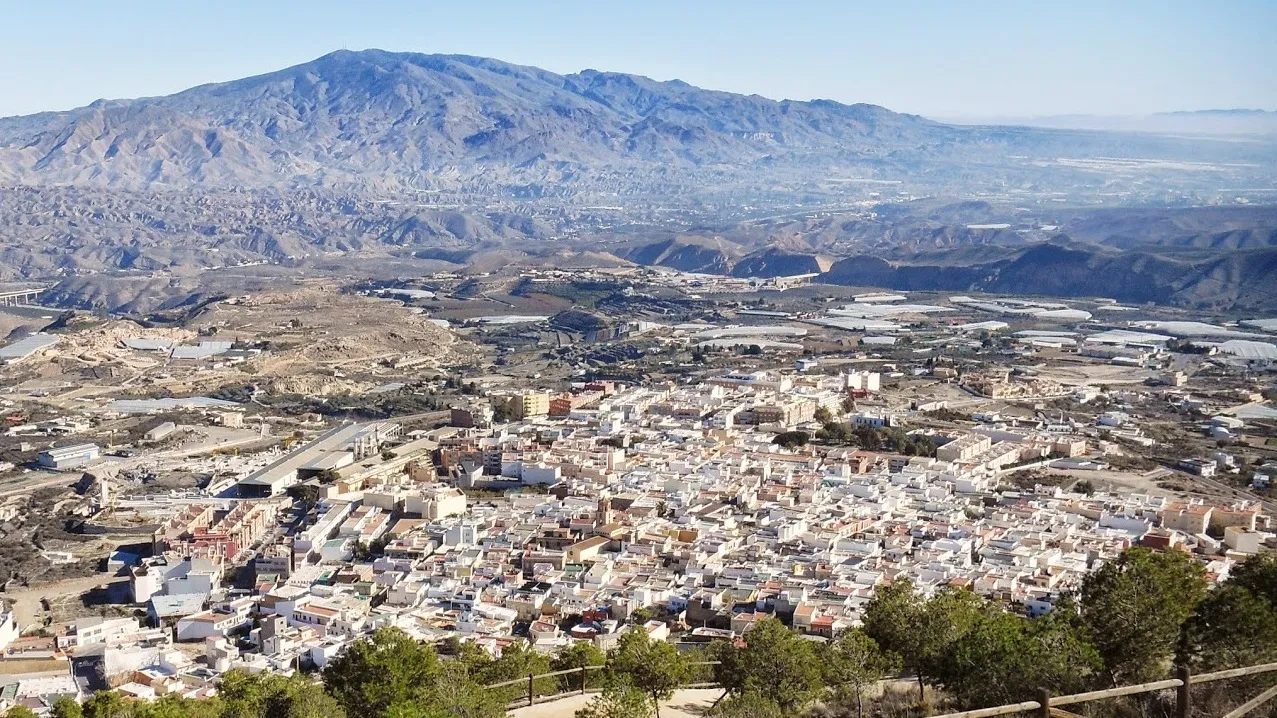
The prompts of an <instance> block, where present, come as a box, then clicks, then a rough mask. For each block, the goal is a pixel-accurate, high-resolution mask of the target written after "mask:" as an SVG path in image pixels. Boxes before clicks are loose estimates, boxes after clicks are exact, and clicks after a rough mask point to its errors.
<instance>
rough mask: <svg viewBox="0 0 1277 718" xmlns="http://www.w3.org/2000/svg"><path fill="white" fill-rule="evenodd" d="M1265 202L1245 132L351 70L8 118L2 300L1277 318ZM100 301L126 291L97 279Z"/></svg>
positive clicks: (1, 196)
mask: <svg viewBox="0 0 1277 718" xmlns="http://www.w3.org/2000/svg"><path fill="white" fill-rule="evenodd" d="M1269 114H1272V113H1267V114H1264V113H1259V114H1258V115H1256V114H1254V113H1250V114H1246V113H1231V114H1229V113H1225V114H1223V115H1221V117H1222V118H1223V119H1224V120H1230V121H1234V120H1235V121H1246V122H1257V123H1260V124H1263V123H1265V122H1267V121H1268V119H1269V117H1268V115H1269ZM1181 119H1182V118H1181ZM1194 119H1202V118H1200V117H1195V118H1194ZM1206 119H1213V120H1219V119H1220V118H1219V117H1214V116H1212V117H1211V118H1206ZM1110 129H1113V128H1110ZM1117 129H1123V128H1117ZM1274 187H1277V135H1271V136H1270V135H1267V134H1265V133H1262V132H1259V133H1250V134H1245V135H1244V136H1230V137H1227V138H1220V137H1205V138H1204V137H1201V136H1185V135H1182V134H1179V133H1177V132H1170V131H1168V132H1127V131H1100V130H1091V129H1076V128H1055V129H1053V128H1042V127H1027V126H998V125H976V126H956V125H949V124H944V123H941V122H935V121H932V120H929V119H925V118H923V117H919V116H916V115H908V114H901V113H896V112H892V111H890V110H888V109H885V108H882V107H878V106H875V105H868V104H851V105H848V104H841V103H838V102H833V101H829V100H812V101H794V100H773V99H768V98H764V97H760V96H757V95H741V94H734V93H728V92H719V91H714V90H707V89H702V88H698V87H694V86H692V85H689V84H687V83H685V82H681V81H678V80H672V81H657V80H653V79H650V78H646V77H641V76H638V75H629V74H623V73H615V72H601V71H596V70H585V71H582V72H578V73H573V74H566V75H564V74H556V73H552V72H547V71H545V70H541V69H538V68H534V67H525V66H519V65H513V64H509V63H504V62H501V61H498V60H493V59H488V58H480V57H471V56H464V55H422V54H414V53H393V52H385V51H381V50H366V51H358V52H350V51H340V52H334V53H331V54H328V55H325V56H323V57H321V58H318V59H316V60H314V61H311V62H307V63H304V64H301V65H297V66H295V67H290V68H286V69H283V70H279V71H277V72H272V73H268V74H264V75H259V76H256V77H249V78H244V79H240V80H234V81H231V82H225V83H218V84H211V85H203V86H199V87H194V88H191V89H189V90H186V91H183V92H179V93H177V94H174V95H169V96H164V97H149V98H139V99H131V100H99V101H97V102H94V103H92V104H90V105H88V106H86V107H82V108H78V109H74V110H70V111H65V112H46V113H40V114H36V115H29V116H23V117H9V118H0V218H3V219H2V220H0V230H2V231H0V280H15V279H22V280H31V279H36V280H45V281H50V280H52V281H59V282H61V284H60V286H59V289H58V291H57V293H56V296H58V297H59V298H60V299H61V300H62V301H64V302H66V303H68V304H76V303H81V304H92V305H93V306H97V307H103V308H113V307H116V306H119V305H121V304H129V305H130V306H131V307H133V308H137V307H140V306H141V305H135V304H134V303H135V302H138V301H141V300H142V298H146V297H158V299H156V301H161V302H167V301H180V300H174V299H173V298H172V297H167V296H165V286H166V285H171V286H172V287H177V288H179V290H180V291H182V292H191V291H192V289H191V283H192V282H194V281H196V280H195V278H197V277H198V276H199V275H200V273H201V272H207V271H208V270H229V269H237V271H239V272H240V274H239V275H238V276H248V275H249V274H250V273H251V274H252V275H253V280H252V281H254V282H258V281H262V277H265V276H266V275H267V274H269V272H268V271H267V270H268V268H263V269H261V270H260V271H253V272H250V271H249V270H242V271H241V270H240V269H239V268H243V267H246V266H255V265H271V266H274V267H279V266H281V265H282V266H287V267H290V268H293V269H295V270H296V271H298V272H304V271H324V272H350V271H352V268H353V267H355V265H356V264H357V263H360V262H362V263H364V266H365V267H369V268H371V267H376V268H378V269H377V270H376V271H381V268H384V267H399V268H402V267H403V266H405V263H412V264H411V266H412V267H413V268H414V269H413V271H422V268H423V267H438V266H447V267H448V268H464V266H466V265H471V266H475V267H482V268H483V269H484V271H488V270H491V269H493V268H500V267H501V266H502V264H503V263H508V262H512V261H528V262H533V263H536V262H548V263H552V264H556V265H559V266H561V263H563V262H575V263H580V262H585V261H587V260H588V261H597V262H602V263H633V264H640V265H650V266H668V267H677V268H680V269H687V270H689V271H703V272H717V273H723V274H729V273H730V274H735V275H737V276H777V275H781V274H807V273H823V275H824V277H825V278H826V280H828V281H839V282H845V283H863V284H870V283H881V284H884V285H887V286H900V287H902V288H909V287H914V288H924V287H922V286H921V285H925V284H928V283H930V284H932V285H935V287H934V288H961V289H964V290H965V289H987V290H989V291H1012V290H1015V291H1032V290H1040V291H1050V292H1053V293H1061V294H1066V295H1067V294H1069V293H1070V292H1072V293H1075V294H1108V295H1112V296H1119V294H1120V293H1121V292H1125V294H1123V295H1122V296H1127V295H1130V297H1129V298H1130V299H1131V300H1132V301H1136V300H1138V301H1145V300H1147V301H1168V302H1176V303H1185V304H1196V305H1210V306H1219V307H1247V308H1255V307H1267V306H1272V305H1277V300H1274V299H1273V295H1272V292H1269V293H1268V294H1264V293H1263V292H1253V291H1249V290H1248V289H1247V287H1246V286H1244V285H1246V284H1248V283H1249V284H1251V285H1254V284H1255V283H1260V284H1261V285H1265V286H1268V285H1266V283H1270V282H1277V276H1274V274H1273V270H1272V266H1273V264H1272V261H1271V252H1272V251H1273V247H1274V245H1277V215H1275V214H1274V213H1273V212H1272V211H1271V210H1268V209H1266V208H1263V207H1260V208H1256V207H1255V205H1257V204H1266V203H1271V201H1272V198H1273V196H1274V195H1273V194H1272V191H1273V189H1274ZM1038 267H1041V268H1046V267H1055V268H1056V269H1058V270H1061V271H1058V272H1056V273H1055V274H1045V275H1035V274H1034V272H1035V271H1037V270H1036V269H1035V268H1038ZM1066 269H1067V271H1064V270H1066ZM368 271H373V270H372V269H368ZM1043 271H1046V270H1043ZM1098 273H1104V274H1106V275H1112V276H1114V277H1124V278H1125V279H1124V280H1122V281H1125V282H1126V283H1127V284H1129V283H1132V282H1136V283H1138V282H1145V283H1146V284H1147V285H1148V287H1149V290H1148V292H1146V293H1145V294H1140V295H1139V296H1134V295H1133V294H1132V292H1134V291H1135V290H1134V289H1131V288H1130V287H1129V286H1125V285H1122V284H1121V283H1120V282H1119V283H1118V284H1114V285H1106V284H1104V283H1103V282H1102V281H1101V280H1100V279H1098V278H1097V276H1096V275H1097V274H1098ZM1145 274H1147V276H1145ZM90 276H91V277H93V278H92V279H91V280H86V277H90ZM208 276H209V277H211V276H212V275H211V274H210V275H208ZM222 276H223V279H220V280H219V281H221V282H223V283H225V282H227V281H229V280H227V279H225V273H224V274H223V275H222ZM1017 277H1019V278H1022V279H1016V278H1017ZM1194 277H1208V279H1201V280H1200V281H1196V280H1194V281H1188V280H1189V279H1191V278H1194ZM169 278H174V279H172V280H171V281H170V279H169ZM176 278H181V279H176ZM1062 278H1063V279H1062ZM117 279H118V280H120V282H119V286H136V287H140V288H139V289H137V290H119V291H117V290H116V289H113V288H109V287H104V286H103V284H104V283H108V282H111V281H115V280H117ZM125 280H127V281H125ZM201 281H205V282H207V281H212V280H211V279H208V277H205V279H204V280H201ZM1107 289H1113V290H1115V291H1106V290H1107ZM174 291H178V290H174ZM89 297H92V298H91V299H89ZM1119 298H1121V297H1119Z"/></svg>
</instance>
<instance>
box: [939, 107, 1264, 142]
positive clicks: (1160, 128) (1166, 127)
mask: <svg viewBox="0 0 1277 718" xmlns="http://www.w3.org/2000/svg"><path fill="white" fill-rule="evenodd" d="M945 120H946V121H949V122H952V123H954V124H958V125H974V124H980V125H986V124H994V125H1024V126H1027V127H1043V128H1050V129H1072V130H1097V131H1106V132H1115V131H1116V132H1152V133H1163V134H1167V133H1182V134H1190V135H1202V136H1220V135H1226V136H1246V135H1274V134H1277V112H1273V111H1270V110H1257V109H1246V108H1236V109H1218V110H1179V111H1175V112H1155V113H1152V114H1148V115H1079V114H1074V115H1037V116H1019V117H1017V116H990V117H965V118H963V117H959V118H945Z"/></svg>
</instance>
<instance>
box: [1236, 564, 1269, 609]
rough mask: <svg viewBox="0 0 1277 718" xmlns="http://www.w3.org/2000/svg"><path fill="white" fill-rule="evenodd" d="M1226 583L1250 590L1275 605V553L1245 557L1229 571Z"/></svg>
mask: <svg viewBox="0 0 1277 718" xmlns="http://www.w3.org/2000/svg"><path fill="white" fill-rule="evenodd" d="M1227 583H1228V584H1229V585H1232V586H1239V587H1241V588H1244V589H1246V590H1247V591H1250V592H1251V593H1252V594H1253V595H1255V596H1259V597H1262V598H1265V599H1267V600H1268V602H1269V603H1271V604H1272V605H1274V606H1277V553H1261V554H1256V555H1254V556H1251V557H1250V558H1247V559H1246V560H1245V561H1243V562H1242V563H1240V564H1239V565H1237V566H1235V567H1234V568H1233V570H1232V571H1231V572H1230V574H1229V577H1228V581H1227Z"/></svg>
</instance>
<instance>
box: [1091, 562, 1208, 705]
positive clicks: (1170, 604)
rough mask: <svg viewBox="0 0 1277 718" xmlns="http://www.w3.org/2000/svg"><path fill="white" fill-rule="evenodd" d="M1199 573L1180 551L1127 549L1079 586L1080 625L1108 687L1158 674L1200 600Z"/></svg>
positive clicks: (1201, 580) (1163, 670)
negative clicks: (1102, 668)
mask: <svg viewBox="0 0 1277 718" xmlns="http://www.w3.org/2000/svg"><path fill="white" fill-rule="evenodd" d="M1205 574H1206V572H1205V570H1204V569H1203V568H1202V566H1201V565H1200V564H1199V563H1197V562H1196V561H1195V560H1194V559H1193V558H1192V557H1191V556H1189V555H1188V554H1186V553H1183V552H1182V551H1167V552H1163V553H1156V552H1153V551H1150V550H1148V549H1145V548H1132V549H1127V550H1125V551H1123V552H1122V554H1121V555H1120V556H1119V557H1118V558H1117V559H1116V560H1115V561H1112V562H1110V563H1107V564H1105V565H1104V566H1102V567H1101V568H1100V569H1099V570H1097V571H1092V572H1091V573H1090V574H1088V575H1087V577H1086V579H1085V580H1084V581H1083V582H1082V594H1081V599H1082V600H1081V602H1082V620H1083V622H1084V623H1085V625H1086V627H1087V629H1088V631H1089V632H1090V635H1091V640H1092V641H1093V642H1094V644H1095V647H1096V649H1097V650H1098V651H1099V654H1100V658H1101V659H1103V661H1104V671H1105V673H1106V674H1107V676H1108V679H1109V682H1110V683H1111V684H1112V685H1119V684H1122V683H1140V682H1143V681H1146V680H1150V679H1152V678H1155V677H1158V676H1161V675H1164V674H1165V673H1166V669H1167V663H1168V661H1169V659H1170V658H1171V656H1172V655H1173V653H1174V651H1175V648H1176V645H1177V643H1178V640H1179V635H1180V629H1181V627H1182V626H1183V625H1184V622H1185V621H1187V620H1188V619H1189V617H1190V616H1192V615H1193V610H1194V609H1195V608H1196V607H1197V604H1198V603H1199V602H1200V601H1201V600H1202V599H1203V598H1204V597H1205V594H1206V585H1207V584H1206V578H1205Z"/></svg>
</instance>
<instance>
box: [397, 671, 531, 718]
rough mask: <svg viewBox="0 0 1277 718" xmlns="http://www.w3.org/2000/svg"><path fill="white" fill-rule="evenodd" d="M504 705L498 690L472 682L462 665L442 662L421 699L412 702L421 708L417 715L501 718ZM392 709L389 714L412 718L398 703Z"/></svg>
mask: <svg viewBox="0 0 1277 718" xmlns="http://www.w3.org/2000/svg"><path fill="white" fill-rule="evenodd" d="M507 704H508V701H506V700H505V698H504V696H503V695H502V694H501V692H500V691H492V690H488V689H487V688H485V687H484V686H483V685H482V684H480V683H476V682H475V680H474V679H473V677H472V676H471V675H470V674H469V673H468V672H467V671H466V669H465V667H464V666H462V665H454V664H445V665H444V666H442V667H441V668H440V670H439V672H438V673H437V674H436V677H435V680H434V681H433V682H432V683H431V684H430V686H429V687H428V689H427V690H426V694H425V698H424V700H422V701H419V702H417V703H415V704H412V705H413V706H414V707H415V708H416V709H417V710H419V711H422V714H421V718H504V716H505V714H506V705H507ZM392 709H394V710H392V711H391V713H392V714H393V713H395V712H398V713H400V714H401V716H402V718H414V717H413V716H411V715H409V714H407V713H406V711H407V710H408V708H407V707H405V706H404V705H402V704H396V705H395V706H392ZM388 718H389V716H388Z"/></svg>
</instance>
